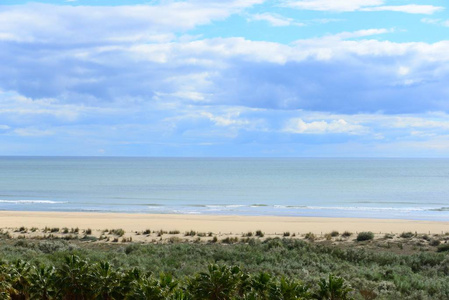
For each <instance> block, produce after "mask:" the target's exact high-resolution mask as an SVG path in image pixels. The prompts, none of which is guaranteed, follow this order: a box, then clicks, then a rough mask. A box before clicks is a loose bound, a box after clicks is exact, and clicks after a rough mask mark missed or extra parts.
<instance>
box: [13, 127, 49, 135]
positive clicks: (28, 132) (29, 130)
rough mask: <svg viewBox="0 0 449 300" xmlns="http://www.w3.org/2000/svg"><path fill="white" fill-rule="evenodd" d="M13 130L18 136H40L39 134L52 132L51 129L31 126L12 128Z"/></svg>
mask: <svg viewBox="0 0 449 300" xmlns="http://www.w3.org/2000/svg"><path fill="white" fill-rule="evenodd" d="M13 132H14V133H15V134H17V135H19V136H27V137H41V136H49V135H53V134H54V132H53V131H52V130H42V129H38V128H33V127H28V128H17V129H14V130H13Z"/></svg>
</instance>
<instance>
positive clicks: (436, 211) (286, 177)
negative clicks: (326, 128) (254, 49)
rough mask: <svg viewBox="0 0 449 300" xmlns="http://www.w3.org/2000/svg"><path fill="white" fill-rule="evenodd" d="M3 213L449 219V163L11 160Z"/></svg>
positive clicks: (1, 191)
mask: <svg viewBox="0 0 449 300" xmlns="http://www.w3.org/2000/svg"><path fill="white" fill-rule="evenodd" d="M0 210H22V211H80V212H124V213H158V214H166V213H176V214H220V215H223V214H227V215H275V216H317V217H361V218H399V219H417V220H418V219H420V220H445V221H449V159H337V158H332V159H321V158H319V159H318V158H123V157H111V158H109V157H108V158H102V157H82V158H81V157H1V158H0Z"/></svg>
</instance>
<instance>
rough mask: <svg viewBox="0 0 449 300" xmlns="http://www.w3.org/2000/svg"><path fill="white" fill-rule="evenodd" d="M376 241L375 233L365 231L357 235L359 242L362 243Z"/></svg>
mask: <svg viewBox="0 0 449 300" xmlns="http://www.w3.org/2000/svg"><path fill="white" fill-rule="evenodd" d="M372 239H374V233H372V232H371V231H364V232H360V233H359V234H358V235H357V241H358V242H362V241H369V240H372Z"/></svg>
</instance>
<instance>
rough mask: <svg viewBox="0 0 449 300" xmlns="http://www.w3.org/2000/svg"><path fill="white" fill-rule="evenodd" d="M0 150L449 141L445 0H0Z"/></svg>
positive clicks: (196, 150)
mask: <svg viewBox="0 0 449 300" xmlns="http://www.w3.org/2000/svg"><path fill="white" fill-rule="evenodd" d="M0 155H7V156H9V155H27V156H41V155H48V156H53V155H55V156H188V157H191V156H195V157H203V156H213V157H216V156H219V157H223V156H224V157H227V156H231V157H449V3H448V2H447V1H443V0H407V1H405V0H338V1H335V0H278V1H270V0H266V1H264V0H201V1H199V0H187V1H138V0H127V1H124V0H116V1H113V0H108V1H106V0H90V1H88V0H67V1H62V0H61V1H58V0H53V1H49V0H48V1H38V0H36V1H32V2H31V1H24V0H0Z"/></svg>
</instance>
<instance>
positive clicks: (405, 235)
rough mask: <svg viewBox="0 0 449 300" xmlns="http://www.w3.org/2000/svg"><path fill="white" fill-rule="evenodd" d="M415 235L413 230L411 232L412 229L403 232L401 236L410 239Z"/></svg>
mask: <svg viewBox="0 0 449 300" xmlns="http://www.w3.org/2000/svg"><path fill="white" fill-rule="evenodd" d="M413 236H414V234H413V232H410V231H409V232H403V233H401V235H400V237H401V238H403V239H409V238H411V237H413Z"/></svg>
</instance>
